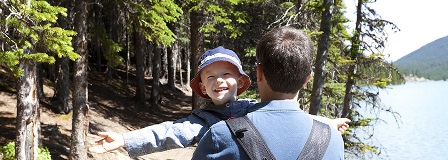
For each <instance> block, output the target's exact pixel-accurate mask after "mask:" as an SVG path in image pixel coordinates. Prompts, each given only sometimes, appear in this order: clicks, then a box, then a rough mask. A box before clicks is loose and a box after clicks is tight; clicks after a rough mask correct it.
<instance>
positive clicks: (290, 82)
mask: <svg viewBox="0 0 448 160" xmlns="http://www.w3.org/2000/svg"><path fill="white" fill-rule="evenodd" d="M256 52H257V55H256V58H257V63H258V67H259V68H260V71H261V72H262V74H263V76H264V78H265V79H266V82H267V85H268V86H269V87H270V89H271V90H272V91H274V92H278V93H288V94H296V93H297V92H298V91H299V90H300V89H301V88H302V87H303V86H304V85H305V84H306V83H307V81H308V78H309V77H308V76H309V75H310V74H311V72H312V60H313V52H314V49H313V42H312V41H311V39H310V38H309V37H308V36H307V35H306V34H305V33H303V32H302V31H300V30H298V29H295V28H292V27H281V28H277V29H274V30H272V31H270V32H268V33H267V34H265V35H264V36H263V37H262V38H261V40H260V41H259V42H258V45H257V51H256ZM260 94H261V89H260Z"/></svg>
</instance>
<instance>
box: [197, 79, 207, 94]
mask: <svg viewBox="0 0 448 160" xmlns="http://www.w3.org/2000/svg"><path fill="white" fill-rule="evenodd" d="M199 88H200V89H201V92H202V94H204V95H207V91H206V90H205V86H204V85H203V84H202V82H199Z"/></svg>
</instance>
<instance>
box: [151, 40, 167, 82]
mask: <svg viewBox="0 0 448 160" xmlns="http://www.w3.org/2000/svg"><path fill="white" fill-rule="evenodd" d="M166 48H167V47H163V48H162V50H161V51H162V52H161V54H162V55H161V63H160V74H159V77H160V78H162V79H167V78H168V51H167V50H166ZM153 66H154V65H153ZM153 71H154V69H153Z"/></svg>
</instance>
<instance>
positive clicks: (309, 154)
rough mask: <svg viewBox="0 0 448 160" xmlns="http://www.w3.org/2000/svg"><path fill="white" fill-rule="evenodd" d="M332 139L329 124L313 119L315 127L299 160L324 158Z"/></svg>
mask: <svg viewBox="0 0 448 160" xmlns="http://www.w3.org/2000/svg"><path fill="white" fill-rule="evenodd" d="M330 139H331V130H330V126H329V125H328V124H325V123H322V122H319V121H317V120H313V127H312V129H311V133H310V135H309V137H308V140H307V141H306V143H305V146H304V147H303V149H302V152H301V153H300V155H299V157H298V158H297V159H298V160H307V159H322V158H323V157H324V155H325V152H326V151H327V147H328V144H329V143H330Z"/></svg>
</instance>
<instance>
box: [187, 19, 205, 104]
mask: <svg viewBox="0 0 448 160" xmlns="http://www.w3.org/2000/svg"><path fill="white" fill-rule="evenodd" d="M190 24H191V27H190V38H191V41H190V45H191V48H190V49H191V57H190V58H191V59H190V64H191V68H192V70H191V72H190V74H191V75H193V76H194V75H195V74H196V72H197V70H198V61H199V58H200V57H201V53H202V49H201V48H202V36H201V33H200V32H199V28H200V26H201V22H200V16H199V13H198V12H197V11H191V12H190ZM188 84H189V83H188ZM192 97H193V99H192V104H193V106H192V107H193V109H195V108H199V107H200V106H201V105H202V104H204V100H203V99H202V98H201V97H200V96H199V95H198V94H195V93H193V96H192Z"/></svg>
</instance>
